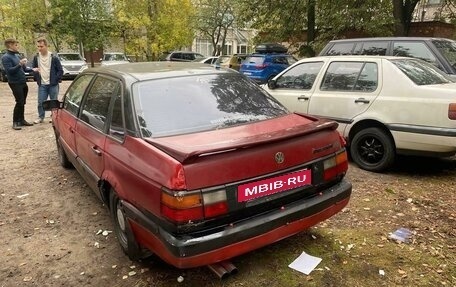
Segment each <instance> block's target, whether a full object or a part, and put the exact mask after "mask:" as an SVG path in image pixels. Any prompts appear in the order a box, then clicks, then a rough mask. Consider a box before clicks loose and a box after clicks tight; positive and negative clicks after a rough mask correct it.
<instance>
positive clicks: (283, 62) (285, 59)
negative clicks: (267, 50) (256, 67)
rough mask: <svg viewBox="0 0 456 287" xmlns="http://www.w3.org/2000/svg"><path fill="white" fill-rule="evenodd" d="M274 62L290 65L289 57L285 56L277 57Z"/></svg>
mask: <svg viewBox="0 0 456 287" xmlns="http://www.w3.org/2000/svg"><path fill="white" fill-rule="evenodd" d="M272 62H273V63H274V64H282V65H288V61H287V58H285V57H275V58H274V59H273V60H272Z"/></svg>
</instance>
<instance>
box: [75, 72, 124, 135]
mask: <svg viewBox="0 0 456 287" xmlns="http://www.w3.org/2000/svg"><path fill="white" fill-rule="evenodd" d="M119 93H120V83H119V82H118V81H117V80H114V79H110V78H105V77H101V76H99V77H97V78H96V79H95V81H94V83H93V85H92V87H91V88H90V90H89V92H88V93H87V96H86V97H85V100H84V104H83V106H82V114H81V120H82V121H84V122H86V123H88V124H89V125H91V126H93V127H95V128H96V129H98V130H100V131H104V127H105V123H106V119H107V116H108V111H109V103H110V102H111V98H113V97H114V96H117V95H118V94H119Z"/></svg>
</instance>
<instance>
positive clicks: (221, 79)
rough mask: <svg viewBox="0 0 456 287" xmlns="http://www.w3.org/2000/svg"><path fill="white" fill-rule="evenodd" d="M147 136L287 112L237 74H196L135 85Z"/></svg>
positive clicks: (228, 124) (230, 124) (141, 123)
mask: <svg viewBox="0 0 456 287" xmlns="http://www.w3.org/2000/svg"><path fill="white" fill-rule="evenodd" d="M133 95H134V102H135V107H136V114H137V119H138V123H139V126H140V129H141V134H142V136H143V137H164V136H173V135H180V134H186V133H195V132H202V131H210V130H216V129H222V128H229V127H233V126H237V125H243V124H246V123H251V122H256V121H262V120H267V119H271V118H275V117H278V116H282V115H286V114H288V111H287V110H286V109H285V108H284V107H283V106H282V105H281V104H280V103H279V102H277V101H276V100H275V99H274V98H272V97H271V96H269V95H268V94H267V93H266V92H265V91H263V89H261V88H260V87H259V86H258V85H256V84H254V83H253V82H251V81H250V80H248V79H247V78H245V77H244V76H242V75H241V74H238V73H229V74H211V75H192V76H185V77H176V78H166V79H158V80H151V81H146V82H141V83H137V84H134V86H133Z"/></svg>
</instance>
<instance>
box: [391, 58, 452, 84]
mask: <svg viewBox="0 0 456 287" xmlns="http://www.w3.org/2000/svg"><path fill="white" fill-rule="evenodd" d="M390 61H391V62H392V63H393V64H394V65H396V66H397V67H398V68H399V69H400V70H401V71H402V72H403V73H404V74H405V75H407V77H409V78H410V80H412V81H413V82H414V83H415V84H417V85H419V86H422V85H438V84H446V83H450V82H452V81H451V80H450V79H449V78H448V76H447V75H446V74H445V73H443V72H442V71H441V70H439V69H438V68H436V67H435V66H434V65H432V64H429V63H427V62H424V61H422V60H418V59H398V60H392V59H391V60H390Z"/></svg>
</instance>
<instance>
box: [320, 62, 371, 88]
mask: <svg viewBox="0 0 456 287" xmlns="http://www.w3.org/2000/svg"><path fill="white" fill-rule="evenodd" d="M377 74H378V69H377V64H376V63H363V62H333V63H331V64H330V65H329V67H328V70H327V71H326V74H325V77H324V79H323V83H322V85H321V90H324V91H365V92H372V91H375V90H376V89H377V83H378V80H377V79H378V76H377Z"/></svg>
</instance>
